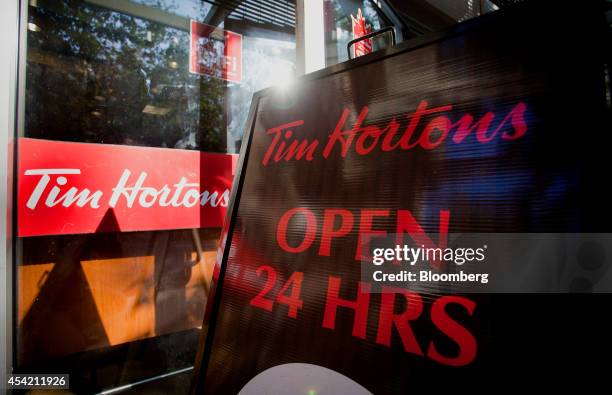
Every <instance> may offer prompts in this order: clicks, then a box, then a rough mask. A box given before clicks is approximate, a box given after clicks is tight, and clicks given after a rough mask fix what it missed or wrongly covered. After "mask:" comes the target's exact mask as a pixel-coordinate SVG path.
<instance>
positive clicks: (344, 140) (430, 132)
mask: <svg viewBox="0 0 612 395" xmlns="http://www.w3.org/2000/svg"><path fill="white" fill-rule="evenodd" d="M452 110H453V105H445V106H440V107H431V108H429V105H428V103H427V102H426V101H421V102H420V103H419V105H418V106H417V108H416V110H415V111H414V112H413V113H412V114H409V115H408V116H400V117H394V118H392V119H391V121H389V123H388V124H387V125H386V126H384V127H381V126H379V125H364V123H365V120H366V116H367V115H368V111H369V110H368V107H367V106H364V107H363V108H362V109H361V111H360V112H359V114H358V116H357V118H356V121H355V123H354V124H353V125H352V127H350V129H347V128H346V125H345V124H346V121H347V119H348V117H349V115H350V114H351V111H350V110H348V109H344V111H343V112H342V114H341V116H340V119H339V120H338V122H337V124H336V127H335V129H334V130H333V132H332V133H331V134H330V135H329V137H328V139H327V142H325V146H324V147H323V150H322V153H320V152H319V151H320V150H319V147H320V146H323V145H322V144H320V141H319V140H318V139H312V140H306V139H303V140H299V139H295V138H294V137H293V134H294V130H295V129H297V128H298V127H301V126H303V125H304V120H297V121H293V122H289V123H285V124H282V125H279V126H276V127H274V128H271V129H268V130H267V131H266V133H267V134H268V135H270V136H271V137H272V141H270V143H269V145H268V148H267V149H266V153H265V155H264V158H263V160H262V164H263V165H264V166H267V165H268V163H269V162H270V161H273V162H275V163H276V162H280V161H286V162H289V161H291V160H301V159H305V160H306V161H311V160H312V159H313V158H314V157H315V155H319V154H321V155H322V157H323V158H325V159H327V158H328V157H329V156H330V155H331V154H332V153H334V152H336V151H339V153H340V155H341V156H342V157H343V158H344V157H346V155H347V154H348V153H349V152H351V151H354V152H355V153H356V154H358V155H367V154H369V153H371V152H372V151H374V150H381V151H384V152H388V151H395V150H410V149H413V148H415V147H420V148H421V149H424V150H433V149H435V148H437V147H439V146H440V145H442V144H443V143H444V142H445V141H447V140H449V139H450V140H452V143H455V144H461V143H462V142H464V141H465V140H466V139H467V138H468V137H469V136H470V135H472V134H475V136H476V137H475V138H476V141H477V142H478V143H480V144H487V143H490V142H493V141H495V139H502V140H508V141H512V140H517V139H519V138H521V137H523V136H524V135H525V133H527V123H526V122H525V112H526V111H527V105H526V104H525V103H523V102H519V103H518V104H516V105H515V106H514V107H513V108H512V109H511V110H510V111H509V112H508V113H507V114H505V115H504V114H502V116H503V117H499V115H498V114H495V113H494V112H487V113H485V114H484V115H483V116H482V117H480V118H479V119H475V118H474V116H472V115H471V114H468V113H464V114H460V116H458V117H457V116H452V115H451V114H449V112H450V111H452ZM425 117H427V119H428V121H426V122H422V120H423V118H425ZM404 119H407V122H403V120H404Z"/></svg>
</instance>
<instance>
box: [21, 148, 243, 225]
mask: <svg viewBox="0 0 612 395" xmlns="http://www.w3.org/2000/svg"><path fill="white" fill-rule="evenodd" d="M236 159H237V155H228V154H215V153H206V152H199V151H188V150H179V149H166V148H149V147H133V146H122V145H108V144H84V143H69V142H60V141H47V140H38V139H27V138H22V139H19V169H18V171H19V175H18V180H19V186H18V196H17V204H18V209H17V211H18V234H19V236H21V237H26V236H41V235H54V234H55V235H57V234H76V233H95V232H113V231H114V232H126V231H144V230H162V229H185V228H203V227H220V226H221V225H222V224H223V220H224V217H225V211H226V207H227V205H228V202H229V194H230V190H231V186H232V179H233V175H234V169H235V167H236Z"/></svg>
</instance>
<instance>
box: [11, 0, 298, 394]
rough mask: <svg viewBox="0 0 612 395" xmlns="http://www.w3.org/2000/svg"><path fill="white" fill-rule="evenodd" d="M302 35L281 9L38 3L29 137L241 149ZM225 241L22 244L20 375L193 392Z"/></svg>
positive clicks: (291, 69)
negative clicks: (253, 114) (259, 103)
mask: <svg viewBox="0 0 612 395" xmlns="http://www.w3.org/2000/svg"><path fill="white" fill-rule="evenodd" d="M192 20H193V21H195V22H197V23H196V24H195V25H194V22H192ZM194 26H196V27H198V28H197V29H196V30H195V31H196V32H197V34H195V35H194ZM224 32H225V33H224ZM294 32H295V4H294V3H293V2H291V1H286V0H274V1H267V0H266V1H264V0H245V1H238V2H237V1H201V0H114V1H104V0H30V1H29V7H28V34H27V53H26V59H25V60H26V64H27V65H26V75H25V81H26V90H25V103H23V106H24V108H25V127H24V130H23V131H21V134H20V135H21V137H26V138H31V139H38V140H41V139H44V140H54V141H65V142H79V143H92V144H98V145H99V146H100V147H102V146H107V145H108V144H116V145H135V146H143V147H159V148H166V149H186V150H195V151H203V152H214V153H221V154H234V153H237V152H238V151H239V149H240V145H241V141H242V133H243V131H244V127H245V123H246V118H247V115H248V112H249V108H250V104H251V98H252V94H253V93H254V92H256V91H257V90H260V89H262V88H265V87H268V86H270V85H272V84H278V83H283V82H286V81H288V80H289V79H290V78H292V77H293V75H294V74H295V33H294ZM219 34H220V36H219ZM224 34H225V36H224ZM227 35H230V36H231V37H233V39H235V40H236V41H235V43H236V47H235V48H234V49H235V50H236V51H238V52H237V53H238V54H239V60H238V61H237V60H236V59H237V58H236V56H234V55H231V54H229V53H228V50H227V46H226V47H223V45H227V44H222V46H221V52H219V51H218V44H219V40H224V37H226V38H225V39H226V40H227V37H228V36H227ZM194 40H197V45H199V47H197V49H198V51H202V52H201V53H200V52H198V53H199V54H200V55H199V56H200V57H198V58H197V59H196V58H194V57H193V56H190V52H193V46H192V44H193V42H194ZM194 59H196V60H194ZM194 62H195V63H194ZM232 62H234V63H232ZM238 62H239V63H238ZM194 65H195V66H194ZM194 67H195V68H194ZM219 70H221V74H219V73H218V72H219ZM232 73H233V74H232ZM143 152H147V151H146V150H145V151H143ZM160 166H170V167H171V166H172V163H165V164H162V163H160ZM101 220H102V221H103V220H104V219H101ZM18 225H19V224H18ZM219 233H220V229H219V228H206V229H183V230H148V231H134V232H105V233H103V232H96V233H90V234H63V235H44V236H36V237H22V238H20V239H19V241H18V253H17V256H18V258H17V268H16V271H15V272H16V277H17V278H16V288H17V289H16V295H17V296H16V299H17V303H16V307H15V308H16V317H17V322H16V325H17V332H16V335H17V336H16V337H17V340H18V341H17V344H16V347H15V352H16V368H17V371H21V372H28V371H31V372H62V373H70V374H71V377H70V382H71V389H72V390H75V391H77V392H79V391H83V392H88V393H89V392H96V391H102V390H108V389H112V388H116V387H119V386H121V385H126V384H130V383H134V382H138V381H141V380H148V379H155V378H159V376H160V375H166V374H169V376H168V377H165V378H164V379H163V380H155V381H154V382H155V384H154V386H155V388H156V390H157V391H158V392H162V393H163V392H173V393H176V392H186V391H187V390H188V388H189V384H190V379H191V369H192V365H193V361H194V359H195V352H196V349H197V342H198V335H199V332H200V329H201V328H200V326H201V323H202V318H203V314H204V308H205V304H206V296H207V285H206V284H207V283H208V281H209V280H210V277H211V275H212V264H213V263H214V261H215V256H216V248H217V244H218V237H219ZM143 385H144V384H143ZM164 388H166V389H167V391H165V390H164Z"/></svg>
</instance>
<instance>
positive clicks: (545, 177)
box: [196, 2, 611, 394]
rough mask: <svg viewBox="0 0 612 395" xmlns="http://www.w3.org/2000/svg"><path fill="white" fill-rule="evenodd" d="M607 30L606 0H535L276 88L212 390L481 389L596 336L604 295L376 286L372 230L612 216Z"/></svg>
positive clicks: (219, 329) (242, 198) (239, 202)
mask: <svg viewBox="0 0 612 395" xmlns="http://www.w3.org/2000/svg"><path fill="white" fill-rule="evenodd" d="M570 20H571V21H572V22H571V24H568V21H570ZM569 26H571V28H570V27H569ZM605 29H606V25H605V20H604V16H603V12H602V9H601V8H598V7H597V2H592V3H591V4H589V5H588V6H587V5H586V4H581V5H580V7H579V8H576V9H574V8H569V7H567V6H565V5H563V6H562V5H556V8H543V7H539V6H532V5H524V6H518V7H516V8H515V9H512V10H508V11H505V12H503V13H502V12H500V13H495V14H491V15H489V16H486V17H482V18H478V19H477V20H473V21H471V22H468V23H465V24H461V25H459V26H457V27H456V28H455V29H453V30H452V31H447V32H444V33H443V34H437V35H434V36H430V37H427V38H424V39H421V40H417V41H413V42H408V43H404V44H403V45H401V46H398V47H396V48H393V49H391V50H388V51H386V52H384V53H379V54H373V55H371V56H365V57H363V58H360V59H356V60H354V61H351V62H348V63H347V64H346V65H340V66H336V67H333V68H331V69H328V70H324V71H322V72H319V73H315V74H313V75H311V76H309V77H306V78H304V79H302V80H300V81H299V82H298V83H296V84H295V85H293V86H291V87H289V88H287V89H285V90H281V89H269V90H266V91H263V92H260V93H258V94H257V95H256V98H255V99H254V100H253V103H254V104H253V107H252V110H251V116H250V125H251V126H250V129H249V130H248V131H247V133H246V134H245V136H247V138H246V140H245V143H244V147H243V152H242V153H241V161H242V162H241V165H240V166H241V170H240V174H239V177H238V179H237V183H236V185H235V186H234V191H233V200H232V201H233V205H232V207H231V210H230V214H229V219H230V220H229V222H228V223H226V227H225V231H224V236H223V238H224V240H223V242H224V246H225V249H223V246H222V252H223V254H222V260H221V262H220V264H219V266H218V267H217V272H216V280H217V281H216V284H215V290H214V292H215V301H214V304H213V305H212V310H211V311H209V312H208V314H207V320H208V319H210V321H207V323H208V322H210V327H209V333H208V336H207V338H206V341H205V342H203V343H205V346H203V349H202V350H200V353H199V357H198V358H199V361H198V366H197V373H198V374H197V377H196V381H197V383H196V391H197V392H202V391H204V392H206V393H214V394H218V393H238V392H240V391H243V393H245V394H249V393H258V392H261V391H263V390H264V389H265V390H266V391H268V392H269V393H300V394H302V393H303V394H308V393H312V394H314V393H351V394H359V393H368V392H372V393H406V392H408V391H410V390H413V389H414V388H417V387H421V388H423V387H425V388H428V389H431V390H433V389H436V388H438V387H439V386H440V385H442V384H444V383H447V384H448V383H454V385H456V386H458V387H470V388H473V387H482V386H483V385H484V384H485V383H486V382H487V380H489V381H490V380H494V379H495V380H496V379H500V378H501V379H505V380H509V379H511V378H514V377H515V376H516V375H517V374H518V373H517V370H516V369H515V368H516V367H517V366H519V365H520V366H521V369H520V371H521V372H523V373H521V374H523V375H525V374H528V373H531V372H533V370H532V368H533V365H529V364H530V363H531V364H533V363H534V362H533V361H541V362H542V363H543V364H547V367H548V368H550V367H551V365H550V364H554V363H559V364H561V365H563V364H565V363H566V362H565V361H570V362H571V361H574V360H573V359H572V358H574V357H576V358H577V356H576V355H573V356H569V355H568V354H564V353H562V352H557V351H559V350H560V348H558V347H561V348H563V346H562V345H560V343H559V344H557V343H556V342H555V339H557V338H563V339H565V340H567V337H566V336H565V335H561V334H560V333H568V332H567V331H570V328H572V329H571V331H573V332H572V333H573V334H578V336H581V338H582V339H583V341H584V337H585V336H586V335H584V334H583V333H582V332H580V328H578V327H579V324H578V323H576V322H577V321H576V320H581V321H580V322H581V324H580V325H582V324H584V323H585V322H586V323H587V325H588V322H593V321H592V320H593V319H595V318H594V317H593V314H591V313H592V311H591V310H589V309H591V308H592V306H594V305H595V304H594V303H595V302H593V301H591V302H590V303H588V304H584V305H583V306H582V307H581V309H580V311H577V310H576V309H575V307H576V305H575V304H572V303H576V301H575V300H574V301H573V302H572V301H567V300H566V301H563V302H561V301H560V298H562V297H563V295H556V296H554V295H553V296H544V295H540V296H530V295H517V296H509V295H486V294H478V295H441V294H435V293H431V294H417V293H406V292H402V291H401V290H398V291H397V292H396V293H393V292H387V293H383V294H374V293H368V292H366V291H367V288H368V283H367V282H363V281H362V279H361V278H360V264H361V263H360V257H361V251H359V245H360V243H359V240H360V237H362V236H363V235H365V234H372V233H374V234H376V233H377V232H378V233H380V234H384V233H387V234H391V233H398V234H404V235H405V236H406V237H407V238H408V237H410V238H413V239H414V238H417V239H418V240H425V241H426V242H431V243H433V244H434V245H435V244H436V243H437V242H438V240H436V239H435V238H433V236H432V237H429V236H430V235H440V234H445V233H449V232H481V233H485V232H501V233H503V232H517V233H518V232H606V231H608V230H609V220H610V214H609V213H608V207H609V203H608V197H607V192H606V188H607V187H606V186H605V185H604V183H602V180H604V179H607V175H608V166H607V160H608V159H607V157H608V156H609V154H608V152H609V147H610V139H611V137H610V135H609V132H610V128H609V112H608V111H609V107H608V106H609V104H608V101H609V98H606V94H607V91H606V89H607V87H606V83H607V82H606V70H605V61H606V59H605V54H606V51H607V47H608V45H609V42H608V41H607V39H606V38H607V37H608V36H607V35H606V34H607V33H606V31H605ZM598 40H599V41H598ZM570 42H571V43H582V44H570ZM220 256H221V255H220ZM587 277H588V276H587ZM588 280H589V279H588V278H586V279H585V281H586V282H582V283H580V284H582V285H581V286H582V288H579V287H578V288H577V290H583V291H584V290H588V287H589V285H588ZM580 284H578V285H580ZM602 297H603V296H602ZM556 298H559V299H556ZM581 304H582V303H581ZM589 306H590V307H589ZM568 309H569V310H571V315H572V318H571V319H568V318H567V317H568V315H567V314H568V311H567V310H568ZM544 316H546V319H545V320H544V319H543V317H544ZM589 320H590V321H589ZM572 322H574V324H572ZM573 326H576V328H574V327H573ZM560 330H562V332H559V331H560ZM596 330H598V329H595V331H596ZM581 333H582V334H581ZM590 334H591V335H594V337H595V338H597V336H596V333H593V332H590ZM558 355H562V356H563V358H560V357H559V356H558ZM562 361H563V362H562ZM572 363H573V362H572ZM525 364H527V365H525ZM525 366H530V368H525ZM541 374H542V375H543V373H541Z"/></svg>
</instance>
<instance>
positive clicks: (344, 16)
mask: <svg viewBox="0 0 612 395" xmlns="http://www.w3.org/2000/svg"><path fill="white" fill-rule="evenodd" d="M323 6H324V17H325V64H326V66H331V65H334V64H336V63H340V62H345V61H347V60H348V52H347V45H348V43H349V41H351V40H353V39H354V38H356V37H354V36H353V25H352V23H353V22H352V18H357V16H358V13H359V12H361V15H363V18H364V19H365V24H366V26H368V27H369V28H370V29H371V31H372V32H374V31H376V30H380V29H382V28H383V27H387V26H392V23H391V21H390V20H389V19H388V18H387V17H386V16H385V15H384V13H383V12H382V10H381V9H380V7H379V6H378V5H377V3H375V2H374V1H371V0H325V2H324V3H323ZM387 40H388V37H385V36H383V37H381V38H380V39H375V40H373V43H372V44H373V50H374V51H375V50H377V49H379V48H384V47H386V46H387V45H388V44H389V43H388V42H387Z"/></svg>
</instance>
